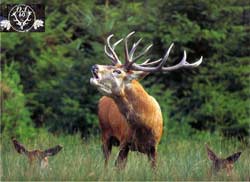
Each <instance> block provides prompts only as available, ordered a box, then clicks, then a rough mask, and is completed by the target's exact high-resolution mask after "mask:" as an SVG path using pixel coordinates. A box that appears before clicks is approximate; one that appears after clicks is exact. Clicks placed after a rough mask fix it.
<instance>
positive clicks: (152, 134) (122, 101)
mask: <svg viewBox="0 0 250 182" xmlns="http://www.w3.org/2000/svg"><path fill="white" fill-rule="evenodd" d="M132 34H134V32H131V33H130V34H128V35H127V36H126V38H125V39H124V52H125V63H124V64H122V63H121V61H120V60H119V58H118V56H117V54H116V53H115V47H116V46H117V45H118V44H119V43H120V42H121V41H122V40H123V39H121V40H118V41H117V42H115V43H114V44H113V45H111V43H110V39H111V38H112V37H113V35H110V36H109V37H108V38H107V45H105V46H104V50H105V54H106V55H107V56H108V57H109V58H110V59H111V63H112V65H94V66H92V68H91V71H92V74H93V77H92V78H91V79H90V83H91V84H92V85H93V86H95V87H96V88H97V89H98V90H99V91H100V92H101V93H102V94H103V95H104V96H103V97H102V98H101V99H100V101H99V111H98V117H99V124H100V128H101V134H102V143H103V145H102V148H103V153H104V156H105V166H106V165H107V162H108V159H109V156H110V153H111V149H112V145H118V146H119V147H120V151H119V155H118V158H117V160H116V165H118V166H119V167H124V166H125V164H126V159H127V155H128V152H129V150H131V151H139V152H141V153H145V154H147V155H148V157H149V159H150V161H151V164H152V167H155V165H156V156H157V145H158V143H159V141H160V139H161V136H162V128H163V119H162V113H161V109H160V106H159V104H158V103H157V101H156V100H155V99H154V98H153V97H152V96H150V95H149V94H148V93H147V92H146V91H145V90H144V88H143V87H142V85H141V84H140V83H139V82H138V81H137V80H138V79H140V78H143V77H145V76H146V75H147V74H149V73H153V72H158V71H163V72H168V71H173V70H177V69H179V68H193V67H196V66H199V65H200V64H201V62H202V57H201V58H200V60H199V61H197V62H195V63H193V64H189V63H188V62H187V61H186V52H185V51H184V57H183V59H182V60H181V62H180V63H179V64H177V65H175V66H170V67H164V64H165V63H166V61H167V59H168V56H169V53H170V50H171V48H172V47H173V44H171V46H170V47H169V49H168V50H167V52H166V54H165V56H164V57H163V58H161V59H159V60H156V61H153V62H149V59H148V60H146V61H145V62H144V63H142V64H137V63H136V61H137V60H138V59H140V58H141V57H142V56H143V55H144V54H145V53H146V52H147V51H148V50H149V49H150V47H151V46H152V44H151V45H149V46H148V47H147V48H146V49H145V50H144V51H143V52H141V53H140V54H138V55H137V56H135V57H134V53H135V50H136V48H137V46H138V44H139V43H140V41H141V39H140V40H138V41H137V42H136V43H134V44H133V46H132V48H131V50H130V51H129V50H128V43H127V41H128V38H129V37H130V36H131V35H132Z"/></svg>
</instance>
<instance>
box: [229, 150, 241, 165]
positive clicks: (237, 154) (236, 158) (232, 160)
mask: <svg viewBox="0 0 250 182" xmlns="http://www.w3.org/2000/svg"><path fill="white" fill-rule="evenodd" d="M240 155H241V152H237V153H235V154H233V155H230V156H229V157H227V158H226V160H227V161H228V162H231V163H235V162H236V161H237V160H238V159H239V157H240Z"/></svg>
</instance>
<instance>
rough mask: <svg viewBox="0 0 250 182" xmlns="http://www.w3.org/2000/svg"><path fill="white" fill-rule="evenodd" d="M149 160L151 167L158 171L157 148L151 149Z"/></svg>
mask: <svg viewBox="0 0 250 182" xmlns="http://www.w3.org/2000/svg"><path fill="white" fill-rule="evenodd" d="M148 158H149V160H150V162H151V166H152V168H153V169H156V162H157V150H156V147H155V146H153V147H150V149H149V152H148Z"/></svg>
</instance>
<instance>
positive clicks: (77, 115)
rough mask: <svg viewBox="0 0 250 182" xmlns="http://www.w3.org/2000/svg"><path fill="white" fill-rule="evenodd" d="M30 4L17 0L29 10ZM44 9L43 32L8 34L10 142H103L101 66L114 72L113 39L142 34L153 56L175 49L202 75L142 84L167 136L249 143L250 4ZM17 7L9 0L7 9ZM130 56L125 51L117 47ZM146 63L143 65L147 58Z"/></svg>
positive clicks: (181, 1) (92, 0) (4, 67)
mask: <svg viewBox="0 0 250 182" xmlns="http://www.w3.org/2000/svg"><path fill="white" fill-rule="evenodd" d="M20 2H23V1H11V3H20ZM26 2H27V3H44V4H45V7H46V27H45V30H46V31H45V32H42V33H35V32H33V33H1V82H0V88H1V134H2V135H3V136H17V137H32V136H35V135H36V133H37V132H38V131H40V130H43V131H45V130H47V131H49V132H52V133H53V134H74V133H79V132H80V133H81V135H82V136H88V135H90V134H91V135H92V134H97V133H98V132H99V130H98V118H97V103H98V99H99V98H100V97H101V95H100V94H99V93H98V91H97V90H96V89H95V88H93V87H92V86H91V85H90V84H89V79H90V77H91V72H90V67H91V66H92V65H93V64H96V63H98V64H109V60H108V58H107V57H106V56H105V55H104V50H103V47H104V44H105V40H106V38H107V36H108V35H110V34H112V33H113V34H114V35H115V38H116V39H117V40H118V39H119V38H121V37H124V36H125V35H127V34H128V33H129V32H131V31H136V34H135V36H134V39H132V40H133V41H135V40H137V39H138V38H140V37H142V38H143V41H142V44H141V47H140V48H141V49H142V48H143V47H144V46H145V45H147V44H149V43H151V42H153V44H154V46H153V49H152V51H151V52H150V53H149V54H148V57H151V58H160V57H162V56H163V54H164V52H165V51H166V49H167V48H168V47H169V45H170V44H171V43H172V42H174V43H175V47H174V49H173V50H172V53H171V55H170V57H171V59H170V61H169V63H168V64H169V65H171V64H175V63H177V62H178V61H179V60H180V59H181V57H182V56H183V50H184V49H185V50H187V54H188V61H189V62H194V61H196V60H197V59H199V58H200V56H203V57H204V61H203V63H202V64H201V65H200V66H199V67H198V68H196V69H192V70H178V71H175V72H171V73H167V74H163V73H157V74H151V75H149V76H148V77H146V78H145V79H144V80H143V81H142V84H143V85H144V86H145V88H146V90H147V91H148V92H149V93H150V94H151V95H153V96H154V97H155V98H156V99H157V100H158V102H159V103H160V106H161V109H162V112H163V116H164V127H165V129H164V132H165V133H166V134H168V133H176V134H178V135H185V136H186V135H193V134H195V133H200V132H204V131H207V132H211V133H219V134H220V135H223V136H228V137H231V136H233V137H238V138H241V139H242V138H247V137H249V136H250V117H249V116H250V3H249V1H247V0H216V1H214V0H190V1H187V0H175V1H170V0H162V1H158V0H148V1H139V0H130V1H129V0H126V1H118V0H84V1H77V0H70V1H69V0H65V1H63V0H54V1H49V0H47V1H26ZM4 3H10V1H2V4H4ZM131 43H132V42H131ZM118 53H119V55H120V56H121V57H122V56H123V46H120V47H119V48H118ZM141 61H143V60H141Z"/></svg>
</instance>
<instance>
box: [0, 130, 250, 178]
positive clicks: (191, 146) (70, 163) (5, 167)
mask: <svg viewBox="0 0 250 182" xmlns="http://www.w3.org/2000/svg"><path fill="white" fill-rule="evenodd" d="M168 138H169V139H168ZM21 142H22V143H23V144H25V145H26V146H27V148H30V149H33V148H40V149H46V148H48V147H52V146H54V145H56V144H61V145H63V147H64V148H63V150H62V151H61V152H60V153H59V154H57V155H56V156H54V157H50V158H49V168H48V169H40V168H39V167H38V165H34V166H30V165H29V164H28V161H27V159H26V157H24V156H22V155H19V154H18V153H17V152H16V151H15V150H14V148H13V145H12V143H11V141H10V140H6V139H5V140H2V141H1V171H0V172H1V180H8V181H11V180H16V181H21V180H32V181H33V180H71V181H75V180H94V181H96V180H105V181H108V180H115V181H117V180H122V181H123V180H133V181H134V180H154V181H155V180H171V181H173V180H192V181H193V180H199V181H200V180H249V179H250V157H249V156H250V149H249V148H247V147H246V146H245V145H244V144H243V143H241V142H238V141H235V140H229V141H228V140H224V139H222V138H218V137H211V136H208V137H207V138H206V137H204V136H202V137H199V136H197V137H192V138H189V139H182V140H181V139H177V140H176V139H175V137H174V136H169V137H166V138H164V139H163V141H162V143H160V145H159V148H158V151H159V153H158V167H157V169H156V170H155V171H153V170H152V169H151V167H150V164H149V162H148V159H147V157H146V156H145V155H142V154H140V153H136V152H130V153H129V157H128V162H127V166H126V168H125V169H124V170H118V169H117V168H116V167H115V166H114V161H115V159H116V157H117V154H118V148H117V147H113V150H112V155H111V158H110V161H109V166H108V167H107V168H106V169H105V168H104V159H103V155H102V151H101V147H100V146H101V142H100V140H99V139H98V138H97V137H92V138H90V139H88V140H84V139H81V138H80V137H79V135H75V136H60V137H55V136H52V135H41V136H39V137H38V138H37V139H35V140H25V141H21ZM205 142H207V143H209V145H210V146H211V148H213V150H214V151H216V152H217V153H218V155H220V156H224V157H226V156H227V155H229V154H231V153H233V152H235V151H238V150H241V151H243V153H242V156H241V157H240V159H239V160H238V161H237V162H236V164H235V168H234V172H233V174H232V176H230V177H227V176H226V174H225V173H223V172H222V173H219V174H218V175H212V176H210V175H209V174H208V171H209V168H210V165H211V162H210V161H209V160H208V158H207V155H206V151H205V147H204V144H205Z"/></svg>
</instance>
